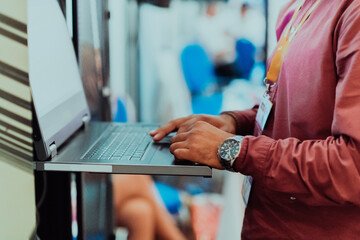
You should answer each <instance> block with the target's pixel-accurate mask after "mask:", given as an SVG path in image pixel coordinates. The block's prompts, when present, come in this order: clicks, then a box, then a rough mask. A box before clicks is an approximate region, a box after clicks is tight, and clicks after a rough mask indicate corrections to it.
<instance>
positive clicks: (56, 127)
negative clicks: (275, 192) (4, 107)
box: [28, 0, 212, 177]
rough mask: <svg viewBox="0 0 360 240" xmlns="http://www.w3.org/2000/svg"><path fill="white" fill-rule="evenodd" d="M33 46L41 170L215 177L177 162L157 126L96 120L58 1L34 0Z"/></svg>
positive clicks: (36, 140)
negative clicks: (155, 133) (157, 135)
mask: <svg viewBox="0 0 360 240" xmlns="http://www.w3.org/2000/svg"><path fill="white" fill-rule="evenodd" d="M28 48H29V78H30V86H31V91H32V97H33V104H34V116H33V118H34V121H33V122H34V149H35V155H36V161H35V168H36V169H37V170H40V171H71V172H96V173H124V174H125V173H126V174H156V175H186V176H204V177H211V175H212V169H211V168H210V167H208V166H204V165H197V164H178V163H177V162H175V161H174V156H173V155H172V154H171V153H170V151H169V142H160V143H155V142H153V140H152V138H151V137H150V136H149V132H150V131H151V130H153V129H155V128H156V127H158V125H156V124H145V123H135V124H125V123H123V124H122V123H111V122H91V121H90V120H91V119H90V111H89V107H88V105H87V102H86V98H85V93H84V89H83V85H82V81H81V77H80V73H79V69H78V64H77V60H76V56H75V52H74V48H73V44H72V40H71V37H70V35H69V32H68V29H67V25H66V21H65V18H64V16H63V14H62V12H61V9H60V7H59V5H58V3H57V1H56V0H29V1H28Z"/></svg>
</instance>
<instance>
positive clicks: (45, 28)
mask: <svg viewBox="0 0 360 240" xmlns="http://www.w3.org/2000/svg"><path fill="white" fill-rule="evenodd" d="M28 45H29V78H30V85H31V89H32V95H33V101H34V106H35V112H36V116H37V119H38V123H39V127H40V132H41V135H42V140H43V142H44V143H45V144H46V146H47V147H48V146H49V144H51V143H54V142H55V144H56V146H57V147H58V146H59V145H61V144H62V143H63V142H64V141H65V140H66V139H67V138H68V137H69V136H70V135H71V134H72V133H73V132H74V131H75V130H76V129H77V128H78V127H79V126H80V125H81V124H82V121H81V119H82V117H83V116H84V115H85V114H88V107H87V103H86V99H85V94H84V90H83V86H82V82H81V78H80V73H79V69H78V65H77V61H76V56H75V52H74V48H73V45H72V40H71V37H70V35H69V32H68V30H67V26H66V22H65V18H64V16H63V14H62V12H61V9H60V7H59V5H58V3H57V2H56V0H29V1H28Z"/></svg>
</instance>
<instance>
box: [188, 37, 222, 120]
mask: <svg viewBox="0 0 360 240" xmlns="http://www.w3.org/2000/svg"><path fill="white" fill-rule="evenodd" d="M181 64H182V69H183V74H184V78H185V81H186V84H187V86H188V89H189V91H190V93H191V97H192V110H193V113H195V114H200V113H204V114H212V115H217V114H219V113H220V109H221V105H222V99H223V96H222V93H221V92H217V91H216V89H217V78H216V76H215V71H214V65H213V63H212V62H211V60H210V58H209V57H208V55H207V53H206V52H205V50H204V48H203V47H202V46H200V45H199V44H192V45H188V46H186V47H185V48H184V49H183V51H182V53H181Z"/></svg>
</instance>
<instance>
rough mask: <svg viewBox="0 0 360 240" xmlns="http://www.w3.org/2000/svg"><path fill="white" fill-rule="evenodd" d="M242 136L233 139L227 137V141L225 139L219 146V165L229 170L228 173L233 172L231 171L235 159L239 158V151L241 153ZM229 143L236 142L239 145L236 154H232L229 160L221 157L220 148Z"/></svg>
mask: <svg viewBox="0 0 360 240" xmlns="http://www.w3.org/2000/svg"><path fill="white" fill-rule="evenodd" d="M243 138H244V137H243V136H234V137H229V138H227V139H225V140H224V141H223V142H222V143H221V144H220V146H219V148H218V157H219V159H220V163H221V165H222V166H223V167H224V168H225V169H227V170H229V171H234V169H233V164H234V162H235V160H236V158H237V157H238V156H239V154H240V151H241V142H242V140H243ZM229 141H236V142H237V143H238V144H239V149H238V151H237V153H236V154H234V155H233V156H231V158H226V156H223V154H222V147H223V146H224V145H225V144H227V143H228V142H229Z"/></svg>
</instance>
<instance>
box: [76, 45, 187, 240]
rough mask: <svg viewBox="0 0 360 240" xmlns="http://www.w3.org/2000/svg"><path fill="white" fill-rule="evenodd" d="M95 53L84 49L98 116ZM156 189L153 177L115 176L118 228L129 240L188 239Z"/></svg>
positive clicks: (92, 104) (90, 92)
mask: <svg viewBox="0 0 360 240" xmlns="http://www.w3.org/2000/svg"><path fill="white" fill-rule="evenodd" d="M96 52H98V53H100V52H99V50H96V49H94V48H93V47H92V46H91V45H90V44H83V45H82V46H81V53H82V54H81V63H82V64H81V66H82V80H83V85H84V89H85V92H86V97H87V102H88V104H89V106H90V108H91V110H92V113H97V112H98V108H99V106H100V105H99V95H98V89H99V86H100V84H101V78H100V76H99V75H98V74H96V73H98V71H97V70H98V69H97V67H98V66H99V64H100V63H99V61H101V59H95V58H94V56H95V53H96ZM96 61H98V62H96ZM153 188H154V186H153V180H152V178H151V177H150V176H142V175H114V176H113V194H114V195H113V200H114V207H115V217H116V225H117V226H124V227H126V228H127V230H128V239H129V240H147V239H149V240H150V239H164V240H183V239H185V237H184V236H183V234H182V233H181V232H180V230H179V229H178V228H177V226H176V224H175V222H174V220H173V219H172V217H171V215H170V214H169V213H168V212H167V209H166V208H165V207H164V206H161V203H159V202H158V201H157V199H156V198H155V195H154V192H153Z"/></svg>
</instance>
